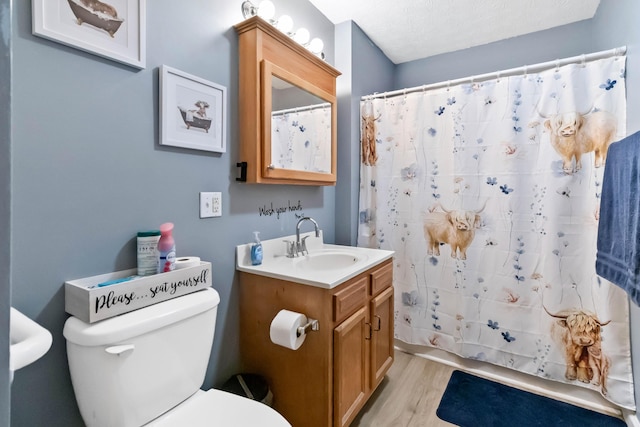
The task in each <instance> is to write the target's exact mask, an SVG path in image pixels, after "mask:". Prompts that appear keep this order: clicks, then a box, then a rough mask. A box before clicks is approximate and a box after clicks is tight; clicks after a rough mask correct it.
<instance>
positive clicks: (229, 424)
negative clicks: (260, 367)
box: [146, 389, 291, 427]
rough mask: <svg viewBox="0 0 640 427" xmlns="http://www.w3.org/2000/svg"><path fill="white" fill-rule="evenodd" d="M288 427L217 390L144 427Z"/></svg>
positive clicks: (265, 410)
mask: <svg viewBox="0 0 640 427" xmlns="http://www.w3.org/2000/svg"><path fill="white" fill-rule="evenodd" d="M184 426H189V427H214V426H220V427H255V426H261V427H291V424H289V423H288V422H287V420H286V419H285V418H284V417H283V416H282V415H280V414H279V413H278V412H276V411H275V410H274V409H273V408H270V407H269V406H267V405H265V404H264V403H260V402H256V401H255V400H251V399H248V398H246V397H241V396H238V395H235V394H232V393H228V392H226V391H221V390H215V389H211V390H207V391H199V392H197V393H196V394H194V395H193V396H191V397H190V398H189V399H187V400H185V401H184V402H182V403H181V404H180V405H178V406H177V407H176V408H174V409H172V410H171V411H169V412H167V413H166V414H164V415H162V416H160V417H158V418H156V419H155V420H153V421H151V422H150V423H149V424H146V427H184Z"/></svg>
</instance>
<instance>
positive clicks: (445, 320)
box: [358, 56, 635, 409]
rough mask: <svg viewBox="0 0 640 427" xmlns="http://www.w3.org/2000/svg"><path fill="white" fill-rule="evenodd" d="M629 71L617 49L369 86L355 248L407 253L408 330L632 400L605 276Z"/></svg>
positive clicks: (446, 346) (620, 306)
mask: <svg viewBox="0 0 640 427" xmlns="http://www.w3.org/2000/svg"><path fill="white" fill-rule="evenodd" d="M624 73H625V57H624V56H617V57H612V58H607V59H601V60H596V61H590V62H583V63H576V64H570V65H566V66H562V67H560V66H556V67H555V68H553V67H552V68H551V69H549V70H546V71H542V72H539V73H535V74H534V73H529V74H527V73H526V71H525V72H523V73H522V74H520V75H516V76H509V77H499V76H497V77H496V78H495V79H493V80H490V81H483V82H478V83H474V82H471V83H468V84H461V85H456V86H450V87H443V88H440V89H434V90H420V89H419V88H415V89H411V90H409V91H407V93H405V94H400V95H397V96H393V97H389V98H385V97H381V96H380V95H372V96H370V97H364V98H363V101H362V102H361V112H362V129H361V173H360V174H361V175H360V178H361V180H360V204H359V206H360V208H359V216H360V218H359V227H358V245H359V246H366V247H377V248H383V249H390V250H394V251H395V256H394V286H395V290H396V295H397V297H396V303H395V317H396V318H395V322H396V326H395V331H396V338H397V339H400V340H402V341H404V342H407V343H411V344H419V345H424V346H431V347H437V348H440V349H443V350H446V351H449V352H452V353H455V354H458V355H460V356H462V357H465V358H471V359H476V360H481V361H485V362H489V363H492V364H496V365H500V366H504V367H508V368H511V369H515V370H518V371H521V372H525V373H527V374H531V375H536V376H539V377H543V378H547V379H550V380H555V381H560V382H564V383H569V384H575V385H576V386H581V387H587V388H590V389H593V390H597V391H598V392H600V393H601V394H602V395H603V396H604V397H605V398H607V399H608V400H610V401H611V402H613V403H615V404H617V405H619V406H621V407H624V408H628V409H634V408H635V402H634V395H633V383H632V381H633V380H632V372H631V358H630V356H631V350H630V340H629V315H628V300H627V297H626V294H625V293H624V292H623V291H622V290H621V289H620V288H618V287H617V286H615V285H613V284H611V283H609V282H607V281H605V280H603V279H601V278H599V277H598V276H597V275H596V273H595V254H596V237H597V228H598V212H599V200H600V189H601V185H602V177H603V170H604V162H605V160H606V159H605V157H606V148H607V147H608V145H609V144H610V143H612V142H613V141H616V140H619V139H622V138H623V137H624V136H625V135H626V133H625V121H626V120H625V108H626V101H625V79H624ZM613 143H615V142H613ZM607 167H615V165H608V166H607Z"/></svg>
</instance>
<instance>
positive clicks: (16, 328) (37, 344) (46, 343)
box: [9, 307, 53, 379]
mask: <svg viewBox="0 0 640 427" xmlns="http://www.w3.org/2000/svg"><path fill="white" fill-rule="evenodd" d="M9 325H10V326H9V341H10V344H11V346H10V350H9V369H10V371H11V378H12V379H13V371H17V370H18V369H21V368H24V367H25V366H27V365H30V364H31V363H33V362H35V361H36V360H38V359H40V358H41V357H42V356H44V355H45V353H46V352H47V351H49V348H51V343H52V342H53V337H52V336H51V332H49V331H48V330H46V329H45V328H43V327H42V326H40V325H39V324H37V323H36V322H34V321H33V320H31V319H29V318H28V317H27V316H25V315H24V314H22V313H20V312H19V311H18V310H16V309H15V308H13V307H11V318H10V323H9Z"/></svg>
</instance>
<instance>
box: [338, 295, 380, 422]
mask: <svg viewBox="0 0 640 427" xmlns="http://www.w3.org/2000/svg"><path fill="white" fill-rule="evenodd" d="M370 333H371V332H370V329H369V324H367V309H366V307H362V308H361V309H360V310H358V311H357V312H355V313H354V314H353V315H351V317H349V318H347V319H346V320H345V321H344V322H342V323H341V324H340V325H338V326H337V327H336V328H335V329H334V330H333V363H334V366H333V399H334V401H333V425H334V426H340V427H342V426H347V425H349V424H350V423H351V421H352V420H353V418H354V417H355V416H356V414H357V413H358V411H359V410H360V408H362V406H363V405H364V403H365V401H366V400H365V397H366V395H367V371H368V365H369V364H368V361H367V341H365V340H366V339H369V338H370V336H369V334H370Z"/></svg>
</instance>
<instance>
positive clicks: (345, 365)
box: [240, 259, 394, 427]
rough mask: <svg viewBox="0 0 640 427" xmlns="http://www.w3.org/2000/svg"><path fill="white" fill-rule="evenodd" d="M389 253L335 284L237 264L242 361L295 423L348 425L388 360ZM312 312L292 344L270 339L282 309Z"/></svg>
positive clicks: (390, 333)
mask: <svg viewBox="0 0 640 427" xmlns="http://www.w3.org/2000/svg"><path fill="white" fill-rule="evenodd" d="M392 282H393V265H392V259H388V260H386V261H383V262H382V263H380V264H378V265H376V266H373V267H372V268H370V269H369V270H367V271H365V272H363V273H362V274H360V275H358V276H356V277H354V278H352V279H350V280H348V281H347V282H345V283H343V284H341V285H339V286H337V287H336V288H334V289H323V288H319V287H314V286H310V285H304V284H299V283H295V282H289V281H283V280H278V279H273V278H269V277H264V276H258V275H255V274H251V273H245V272H240V350H241V357H242V363H243V369H244V370H245V371H246V372H250V373H255V374H259V375H262V376H264V377H265V378H266V380H267V381H268V383H269V385H270V387H271V390H272V392H273V395H274V398H273V406H274V408H275V409H276V410H277V411H278V412H280V413H281V414H282V415H283V416H284V417H285V418H286V419H287V420H288V421H289V422H290V423H291V424H292V425H293V426H294V427H298V426H304V427H307V426H309V427H316V426H317V427H324V426H335V427H337V426H348V425H350V424H351V422H352V421H353V419H354V418H355V417H356V415H357V414H358V412H359V411H360V409H362V407H363V406H364V404H365V403H366V402H367V400H368V399H369V397H370V396H371V394H372V393H373V392H374V390H375V389H376V387H378V385H379V384H380V382H381V381H382V379H383V378H384V375H385V374H386V372H387V371H388V369H389V368H390V367H391V364H392V363H393V320H394V316H393V286H392ZM281 309H286V310H291V311H297V312H301V313H304V314H306V315H307V317H309V318H313V319H317V320H318V321H319V324H320V330H319V331H311V332H309V333H308V334H307V337H306V339H305V341H304V343H303V344H302V346H301V347H300V348H299V349H298V350H295V351H294V350H290V349H288V348H284V347H281V346H278V345H276V344H273V343H272V342H271V340H270V339H269V328H270V325H271V321H272V319H273V318H274V317H275V315H276V314H277V313H278V312H279V311H280V310H281Z"/></svg>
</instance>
